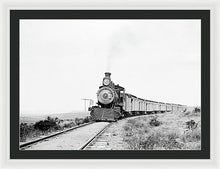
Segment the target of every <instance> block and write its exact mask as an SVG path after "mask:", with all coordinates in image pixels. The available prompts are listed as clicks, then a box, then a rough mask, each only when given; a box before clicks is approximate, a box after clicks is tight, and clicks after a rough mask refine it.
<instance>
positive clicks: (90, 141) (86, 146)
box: [80, 122, 113, 150]
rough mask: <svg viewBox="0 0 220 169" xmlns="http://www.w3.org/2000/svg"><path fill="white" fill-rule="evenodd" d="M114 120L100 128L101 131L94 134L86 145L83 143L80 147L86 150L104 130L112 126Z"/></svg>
mask: <svg viewBox="0 0 220 169" xmlns="http://www.w3.org/2000/svg"><path fill="white" fill-rule="evenodd" d="M112 123H113V122H111V123H109V124H108V125H106V126H105V127H104V128H103V129H102V130H100V132H98V133H97V134H96V135H94V136H92V137H91V138H90V139H89V140H88V141H87V142H86V143H85V144H84V145H82V146H81V147H80V150H86V149H87V148H88V147H89V146H90V145H92V144H93V143H94V142H95V141H96V140H97V139H98V138H99V137H100V136H101V135H102V134H103V133H104V132H105V130H106V129H107V128H108V127H110V125H111V124H112Z"/></svg>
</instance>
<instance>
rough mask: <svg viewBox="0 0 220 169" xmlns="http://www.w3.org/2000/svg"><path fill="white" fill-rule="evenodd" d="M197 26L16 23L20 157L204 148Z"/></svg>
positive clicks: (181, 22)
mask: <svg viewBox="0 0 220 169" xmlns="http://www.w3.org/2000/svg"><path fill="white" fill-rule="evenodd" d="M201 27H202V21H201V19H183V18H181V19H169V18H162V19H160V18H156V19H134V18H132V19H129V18H126V19H114V18H113V19H109V18H108V19H105V18H103V19H95V18H93V19H85V18H83V19H80V18H78V19H48V18H46V19H36V18H35V19H31V18H30V19H22V18H21V19H19V138H18V140H19V151H22V152H28V151H31V152H35V151H39V150H48V151H49V150H57V151H55V152H57V153H59V151H62V150H68V151H71V150H73V151H76V150H77V151H84V150H85V151H86V152H89V151H90V150H96V151H97V150H98V151H104V152H106V151H107V152H111V151H115V150H120V151H127V150H130V151H139V152H143V151H144V152H145V151H146V152H147V151H158V152H163V151H196V152H198V151H201V150H202V131H203V128H202V123H201V121H202V120H201V116H202V115H203V109H202V105H201V103H202V102H201V99H202V98H201V97H202V93H201V91H202V89H201V86H202V84H201V81H202V80H201V77H202V67H201V65H202V64H201V55H202V53H201V52H202V45H201V44H202V32H201V30H202V29H201ZM208 113H209V112H208ZM130 151H129V152H130Z"/></svg>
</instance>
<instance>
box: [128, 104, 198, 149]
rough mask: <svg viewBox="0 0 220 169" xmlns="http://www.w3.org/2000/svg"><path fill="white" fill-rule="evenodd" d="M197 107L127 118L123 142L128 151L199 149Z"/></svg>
mask: <svg viewBox="0 0 220 169" xmlns="http://www.w3.org/2000/svg"><path fill="white" fill-rule="evenodd" d="M200 120H201V113H200V109H199V108H195V109H191V110H187V111H185V112H182V113H180V112H169V113H164V114H156V115H155V114H154V115H149V116H145V117H137V118H135V119H130V120H128V121H127V123H126V124H125V125H124V141H125V142H127V144H128V145H129V149H131V150H200V149H201V122H200Z"/></svg>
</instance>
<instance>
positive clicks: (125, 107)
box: [89, 72, 187, 121]
mask: <svg viewBox="0 0 220 169" xmlns="http://www.w3.org/2000/svg"><path fill="white" fill-rule="evenodd" d="M110 76H111V73H109V72H106V73H105V77H104V78H103V81H102V84H103V85H102V86H100V87H99V90H98V92H97V99H98V103H97V105H96V106H92V107H90V108H89V111H90V115H91V117H92V119H93V120H94V121H117V120H118V119H120V118H123V117H126V116H132V115H142V114H150V113H164V112H170V111H184V110H186V108H187V107H186V106H185V105H180V104H171V103H162V102H156V101H151V100H145V99H141V98H138V97H136V96H134V95H131V94H128V93H125V89H124V88H123V87H121V86H119V85H115V84H114V83H113V82H112V80H111V77H110Z"/></svg>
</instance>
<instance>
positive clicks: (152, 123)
mask: <svg viewBox="0 0 220 169" xmlns="http://www.w3.org/2000/svg"><path fill="white" fill-rule="evenodd" d="M149 124H150V125H151V126H159V125H161V122H160V121H158V120H157V117H155V118H153V119H151V121H150V123H149Z"/></svg>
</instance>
